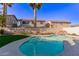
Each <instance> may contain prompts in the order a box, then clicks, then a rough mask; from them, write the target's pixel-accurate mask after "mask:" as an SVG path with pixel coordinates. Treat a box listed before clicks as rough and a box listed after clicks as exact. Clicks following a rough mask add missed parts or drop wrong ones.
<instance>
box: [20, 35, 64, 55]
mask: <svg viewBox="0 0 79 59" xmlns="http://www.w3.org/2000/svg"><path fill="white" fill-rule="evenodd" d="M49 37H51V38H52V39H56V40H57V36H55V35H51V36H49ZM62 38H63V36H62ZM58 39H61V38H58ZM19 50H20V51H21V53H23V54H24V55H27V56H56V55H58V54H60V53H61V52H63V51H64V42H63V41H59V40H58V41H55V40H45V39H44V38H41V37H37V36H34V37H30V38H28V41H26V42H24V43H23V44H22V45H21V46H20V47H19Z"/></svg>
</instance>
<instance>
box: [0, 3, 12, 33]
mask: <svg viewBox="0 0 79 59" xmlns="http://www.w3.org/2000/svg"><path fill="white" fill-rule="evenodd" d="M0 4H2V5H3V15H0V18H1V23H2V24H1V27H4V26H6V24H5V22H6V15H7V6H9V7H12V3H0ZM0 33H1V34H4V30H3V29H1V30H0Z"/></svg>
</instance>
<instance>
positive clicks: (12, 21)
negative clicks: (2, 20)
mask: <svg viewBox="0 0 79 59" xmlns="http://www.w3.org/2000/svg"><path fill="white" fill-rule="evenodd" d="M6 26H7V27H16V26H17V18H16V16H15V15H7V16H6Z"/></svg>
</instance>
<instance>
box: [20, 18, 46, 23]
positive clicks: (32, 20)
mask: <svg viewBox="0 0 79 59" xmlns="http://www.w3.org/2000/svg"><path fill="white" fill-rule="evenodd" d="M20 20H21V21H34V20H33V19H20ZM37 21H38V22H45V20H37Z"/></svg>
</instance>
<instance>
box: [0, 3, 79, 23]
mask: <svg viewBox="0 0 79 59" xmlns="http://www.w3.org/2000/svg"><path fill="white" fill-rule="evenodd" d="M1 7H2V6H1V5H0V8H1ZM7 14H13V15H15V16H16V17H17V18H18V19H33V18H34V17H33V15H34V14H33V9H32V8H31V7H30V6H29V4H27V3H15V4H13V5H12V7H8V10H7ZM37 18H38V19H39V20H46V21H47V20H67V21H71V22H72V24H79V3H43V5H42V7H41V8H40V10H37Z"/></svg>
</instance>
